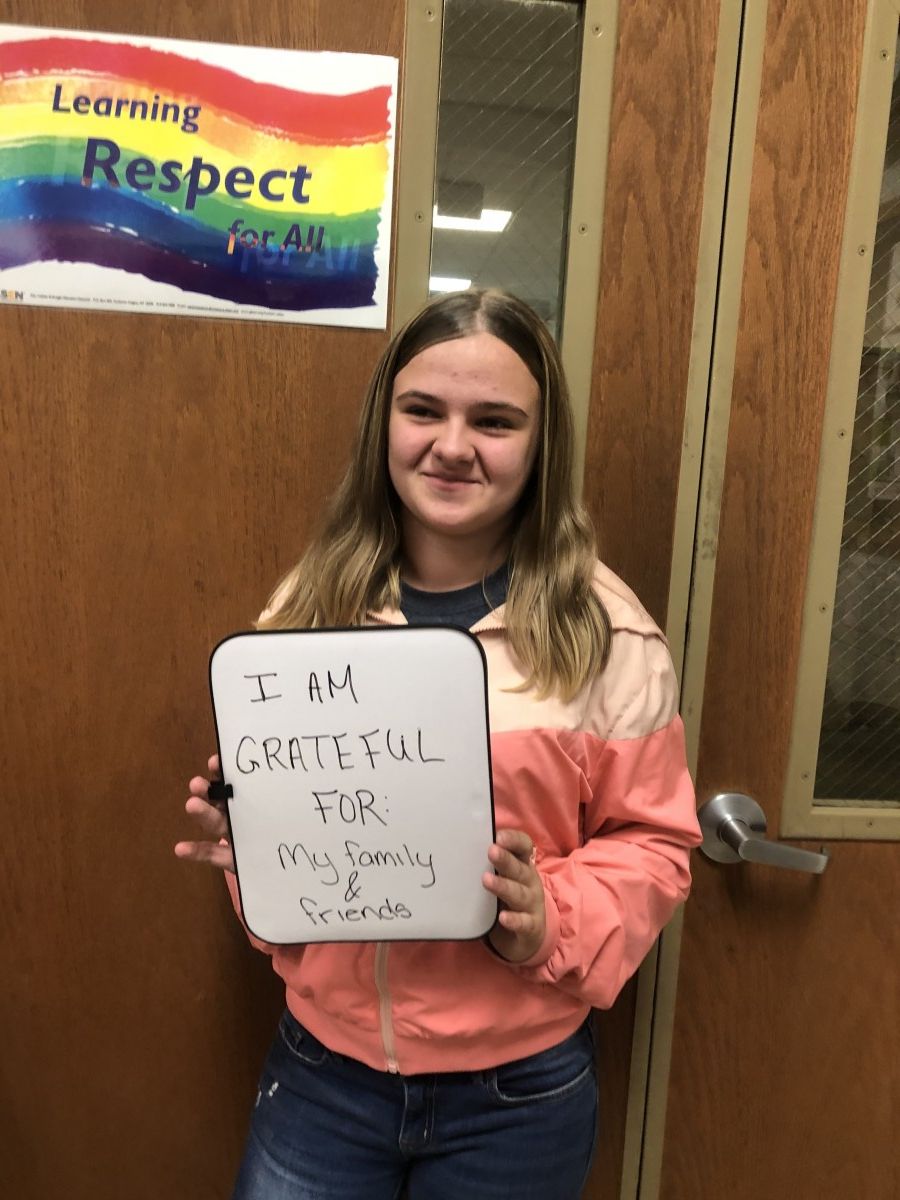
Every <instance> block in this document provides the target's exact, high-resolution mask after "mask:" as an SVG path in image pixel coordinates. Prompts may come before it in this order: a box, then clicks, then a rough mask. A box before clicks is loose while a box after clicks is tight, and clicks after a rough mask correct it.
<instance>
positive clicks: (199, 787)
mask: <svg viewBox="0 0 900 1200" xmlns="http://www.w3.org/2000/svg"><path fill="white" fill-rule="evenodd" d="M188 791H189V792H190V793H191V795H192V796H199V797H200V799H201V800H206V799H207V798H208V796H209V780H208V779H204V778H203V776H202V775H195V776H194V778H193V779H192V780H191V781H190V783H189V784H188Z"/></svg>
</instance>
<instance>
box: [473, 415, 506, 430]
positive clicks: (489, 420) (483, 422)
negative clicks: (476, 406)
mask: <svg viewBox="0 0 900 1200" xmlns="http://www.w3.org/2000/svg"><path fill="white" fill-rule="evenodd" d="M478 427H479V429H487V430H489V431H494V432H498V431H500V432H505V431H506V430H507V429H514V428H515V426H514V425H513V423H512V421H511V420H510V419H509V417H479V419H478Z"/></svg>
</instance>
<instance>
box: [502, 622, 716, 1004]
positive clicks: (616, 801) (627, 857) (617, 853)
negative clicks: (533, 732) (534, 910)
mask: <svg viewBox="0 0 900 1200" xmlns="http://www.w3.org/2000/svg"><path fill="white" fill-rule="evenodd" d="M616 640H617V641H618V642H619V647H618V649H617V651H616V652H615V653H614V654H613V656H611V659H610V662H609V664H608V665H607V668H606V670H605V671H604V673H603V677H601V680H600V681H598V683H599V687H598V688H595V697H596V698H595V699H593V700H592V702H591V707H592V708H593V710H594V711H593V712H592V713H589V714H588V721H587V728H588V732H587V733H586V734H585V737H584V739H583V742H582V745H583V747H584V749H583V751H582V753H583V761H582V763H581V766H582V771H583V772H584V776H585V780H586V784H587V787H586V792H587V795H586V798H585V800H584V814H583V820H584V838H583V843H582V845H581V846H579V847H577V848H576V849H574V850H573V851H572V852H571V853H569V854H567V855H564V856H560V855H554V854H552V853H542V852H541V848H540V847H538V850H537V868H538V872H539V874H540V876H541V879H542V882H543V885H544V896H545V902H546V913H547V933H546V936H545V938H544V942H543V945H542V946H541V947H540V949H539V950H538V952H537V953H536V954H535V955H534V956H533V957H532V958H531V959H529V960H528V961H527V962H525V963H522V964H519V965H518V966H516V967H514V968H513V969H515V970H518V971H520V972H521V973H522V974H523V975H524V976H526V977H529V978H531V979H533V980H534V981H535V982H541V983H549V984H552V985H554V986H556V987H558V988H561V989H562V990H563V991H566V992H569V993H571V994H572V995H574V996H577V997H578V998H579V999H581V1000H583V1001H584V1002H586V1003H588V1004H591V1005H593V1006H595V1007H597V1008H608V1007H609V1006H610V1005H611V1004H612V1003H613V1001H614V1000H615V998H616V996H617V995H618V993H619V991H620V990H621V988H622V985H623V984H624V983H625V982H626V980H627V979H628V978H629V977H630V976H631V975H632V974H633V973H634V971H635V970H636V969H637V967H638V966H639V965H640V963H641V961H642V959H643V958H644V956H645V955H646V954H647V951H648V950H649V949H650V948H651V946H652V945H653V942H654V941H655V939H656V937H657V935H658V934H659V932H660V930H661V929H662V928H663V926H664V925H665V924H666V922H667V921H668V920H669V918H670V917H671V916H672V913H673V912H674V910H675V908H676V906H677V905H678V904H679V903H680V902H681V901H682V900H684V899H685V898H686V896H687V894H688V890H689V887H690V869H689V857H690V850H691V848H692V847H693V846H696V845H697V844H698V843H699V842H700V840H701V835H700V830H699V826H698V823H697V817H696V812H695V799H694V788H693V784H692V782H691V778H690V775H689V772H688V768H687V761H686V756H685V746H684V730H683V726H682V723H681V719H680V717H679V716H678V712H677V703H678V691H677V683H676V679H675V673H674V669H673V667H672V662H671V659H670V657H669V653H668V649H667V648H666V645H665V642H664V641H663V640H662V638H661V637H660V636H658V635H657V636H650V637H647V636H645V635H640V634H633V633H627V632H624V631H623V632H620V633H617V635H616ZM608 673H609V674H608ZM610 678H612V680H613V682H612V683H611V684H609V683H606V682H605V680H609V679H610ZM599 697H602V699H600V698H599ZM591 725H593V726H594V728H593V729H591Z"/></svg>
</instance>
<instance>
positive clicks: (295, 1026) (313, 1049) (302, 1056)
mask: <svg viewBox="0 0 900 1200" xmlns="http://www.w3.org/2000/svg"><path fill="white" fill-rule="evenodd" d="M278 1033H279V1036H280V1037H281V1041H282V1044H283V1046H284V1048H285V1049H286V1050H287V1051H288V1053H289V1054H290V1055H291V1057H292V1058H295V1059H297V1060H298V1061H299V1062H301V1063H304V1064H305V1065H306V1066H307V1067H319V1066H321V1065H322V1063H323V1062H325V1060H326V1059H328V1058H331V1051H330V1050H329V1049H328V1047H327V1046H323V1045H322V1043H321V1042H320V1041H319V1039H318V1038H316V1037H313V1035H312V1034H311V1033H310V1032H309V1030H308V1029H307V1028H306V1027H305V1026H304V1025H301V1024H300V1022H299V1021H298V1020H297V1018H296V1017H295V1016H294V1014H293V1013H292V1012H291V1011H290V1010H289V1009H285V1010H284V1015H283V1016H282V1018H281V1023H280V1024H279V1026H278Z"/></svg>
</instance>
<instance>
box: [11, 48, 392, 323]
mask: <svg viewBox="0 0 900 1200" xmlns="http://www.w3.org/2000/svg"><path fill="white" fill-rule="evenodd" d="M75 96H84V97H87V98H88V100H89V102H90V104H91V106H93V105H94V103H96V101H97V100H98V98H100V97H127V99H128V100H129V101H131V100H134V101H136V102H141V101H143V102H145V103H146V104H147V106H148V109H149V106H150V105H151V104H152V102H153V100H154V97H155V98H156V100H157V101H159V100H160V98H162V99H163V100H164V101H167V102H169V101H171V102H173V103H176V104H178V105H179V106H180V107H181V109H182V111H183V109H184V107H185V106H189V105H194V106H199V108H200V114H199V116H198V118H197V122H196V123H197V125H198V129H197V131H196V132H186V131H185V130H184V129H183V128H181V127H180V126H179V124H178V123H177V122H176V123H173V122H172V121H156V122H152V123H151V122H150V121H147V120H140V119H132V118H131V117H129V115H128V112H127V109H126V110H125V111H123V112H122V113H121V115H119V116H115V115H109V116H102V117H101V116H97V115H94V113H88V114H82V113H80V112H77V111H73V106H72V101H73V98H74V97H75ZM389 104H390V88H389V87H386V86H385V87H378V88H371V89H368V90H365V91H360V92H357V93H354V94H350V95H325V94H317V93H313V92H302V91H294V90H292V89H290V88H286V87H281V86H277V85H273V84H266V83H257V82H254V81H252V80H248V79H246V78H244V77H243V76H241V75H239V74H237V73H236V72H234V71H230V70H226V69H224V68H222V67H219V66H215V65H212V64H209V63H205V62H201V61H199V60H197V59H194V58H189V57H186V56H185V55H183V54H181V53H174V52H170V51H167V50H158V49H154V48H150V47H144V46H135V45H132V44H130V43H128V42H124V41H122V42H119V41H116V42H99V41H90V40H86V39H82V38H74V37H59V36H48V37H40V38H34V39H30V40H25V41H13V42H0V112H2V122H0V269H2V268H8V267H13V266H23V265H25V264H28V263H34V262H47V261H68V262H75V263H92V264H96V265H98V266H104V267H113V268H119V269H124V270H125V271H128V272H131V273H133V274H136V275H142V276H144V277H146V278H148V279H151V280H154V281H157V282H161V283H165V284H172V285H175V286H177V287H179V288H181V289H183V290H185V291H188V292H192V293H195V294H201V295H206V296H213V297H217V298H219V299H223V300H228V301H232V302H234V303H237V304H252V305H257V306H264V307H267V308H270V309H283V310H289V311H290V310H293V311H303V310H310V309H315V308H351V307H353V308H355V307H360V306H367V305H372V304H373V303H374V292H375V285H376V281H377V275H378V271H377V266H376V261H375V249H376V245H377V242H378V234H379V223H380V217H381V210H382V206H383V204H384V199H385V194H386V188H387V182H388V181H387V173H388V170H389V165H390V154H389V137H390V132H391V131H390V121H389V112H390V109H389ZM91 138H92V139H103V140H104V142H105V144H106V149H104V150H103V152H102V153H103V154H104V155H106V156H107V158H106V161H112V160H111V159H109V154H110V153H111V152H110V151H109V146H110V145H114V147H115V150H116V151H117V152H118V155H119V158H118V160H117V165H114V166H113V167H112V168H111V170H112V171H113V177H114V178H115V179H116V181H117V183H118V186H113V185H112V183H111V182H110V179H109V177H108V175H107V174H105V173H104V171H103V170H102V169H100V168H99V167H98V168H97V169H95V170H94V171H93V174H92V176H91V178H90V179H89V180H88V182H89V186H85V183H84V182H83V176H84V174H85V170H86V169H87V168H86V164H87V162H88V159H87V158H86V145H87V142H88V139H91ZM101 157H102V155H101ZM133 160H137V161H139V162H141V163H143V164H145V165H144V166H143V167H142V168H140V170H142V171H143V172H144V174H143V175H141V176H139V177H138V176H135V175H132V176H131V177H130V181H129V180H127V179H126V178H125V171H126V168H127V165H128V164H129V163H131V162H132V161H133ZM197 160H200V161H201V162H202V164H204V165H205V166H207V167H209V166H211V165H212V164H214V165H215V169H216V170H217V171H218V173H219V176H220V180H221V181H222V182H223V183H224V181H225V180H226V177H228V178H236V179H238V180H239V181H240V182H241V183H242V184H244V185H246V181H247V174H244V175H243V176H242V175H240V172H241V171H242V170H243V171H245V172H248V173H249V174H250V176H252V177H253V178H254V179H255V181H256V183H257V187H256V188H253V189H249V193H248V188H247V186H243V187H242V188H238V186H237V185H235V186H234V187H233V188H232V189H231V194H229V191H227V190H225V187H224V186H216V188H215V189H214V190H209V191H208V192H206V193H204V191H203V190H202V188H201V189H199V190H198V191H197V194H195V195H194V197H193V203H191V196H190V191H189V189H188V188H187V187H186V186H180V187H179V188H178V189H173V188H165V187H162V182H163V180H164V179H165V178H166V175H165V169H166V168H165V164H167V163H168V164H171V163H172V162H175V163H177V165H178V168H179V172H181V175H182V178H181V180H180V182H182V183H185V180H186V172H187V170H188V167H189V164H190V163H191V162H192V161H193V162H195V163H196V162H197ZM301 166H302V170H303V172H304V174H305V178H306V180H307V182H306V183H301V184H294V185H293V191H292V183H291V179H290V175H291V173H292V172H293V171H297V170H299V169H300V168H301ZM229 172H230V173H231V175H229ZM235 172H237V173H238V174H237V175H235ZM265 172H270V173H271V175H272V176H273V177H277V179H276V182H275V183H271V184H270V186H269V187H268V188H262V189H260V187H259V180H260V178H261V176H262V175H263V174H264V173H265ZM286 176H287V177H288V178H285V177H286ZM137 178H140V179H141V180H144V181H146V180H148V179H149V180H151V181H152V182H151V183H149V184H148V183H145V184H144V186H137V185H135V184H133V182H131V181H133V180H135V179H137ZM197 178H198V179H203V180H204V181H205V182H206V183H209V182H210V179H211V176H210V175H209V174H207V175H205V176H204V175H203V172H202V170H201V171H200V172H199V174H198V176H197ZM304 187H305V188H306V191H305V193H304V192H303V188H304ZM279 188H280V192H279V190H278V189H279ZM298 188H299V190H298ZM235 192H238V193H239V194H238V195H235V194H234V193H235ZM235 225H237V228H238V230H239V233H244V234H245V235H247V236H246V237H245V241H244V243H243V244H242V243H241V242H240V241H239V240H237V238H236V237H234V236H232V237H229V230H231V229H232V228H233V227H234V226H235ZM266 230H268V231H269V234H270V237H269V239H268V241H267V243H266V248H265V251H263V248H262V246H261V245H254V241H253V239H251V238H250V237H249V233H250V231H253V235H254V237H258V239H259V240H260V241H262V240H263V233H264V231H266Z"/></svg>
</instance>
